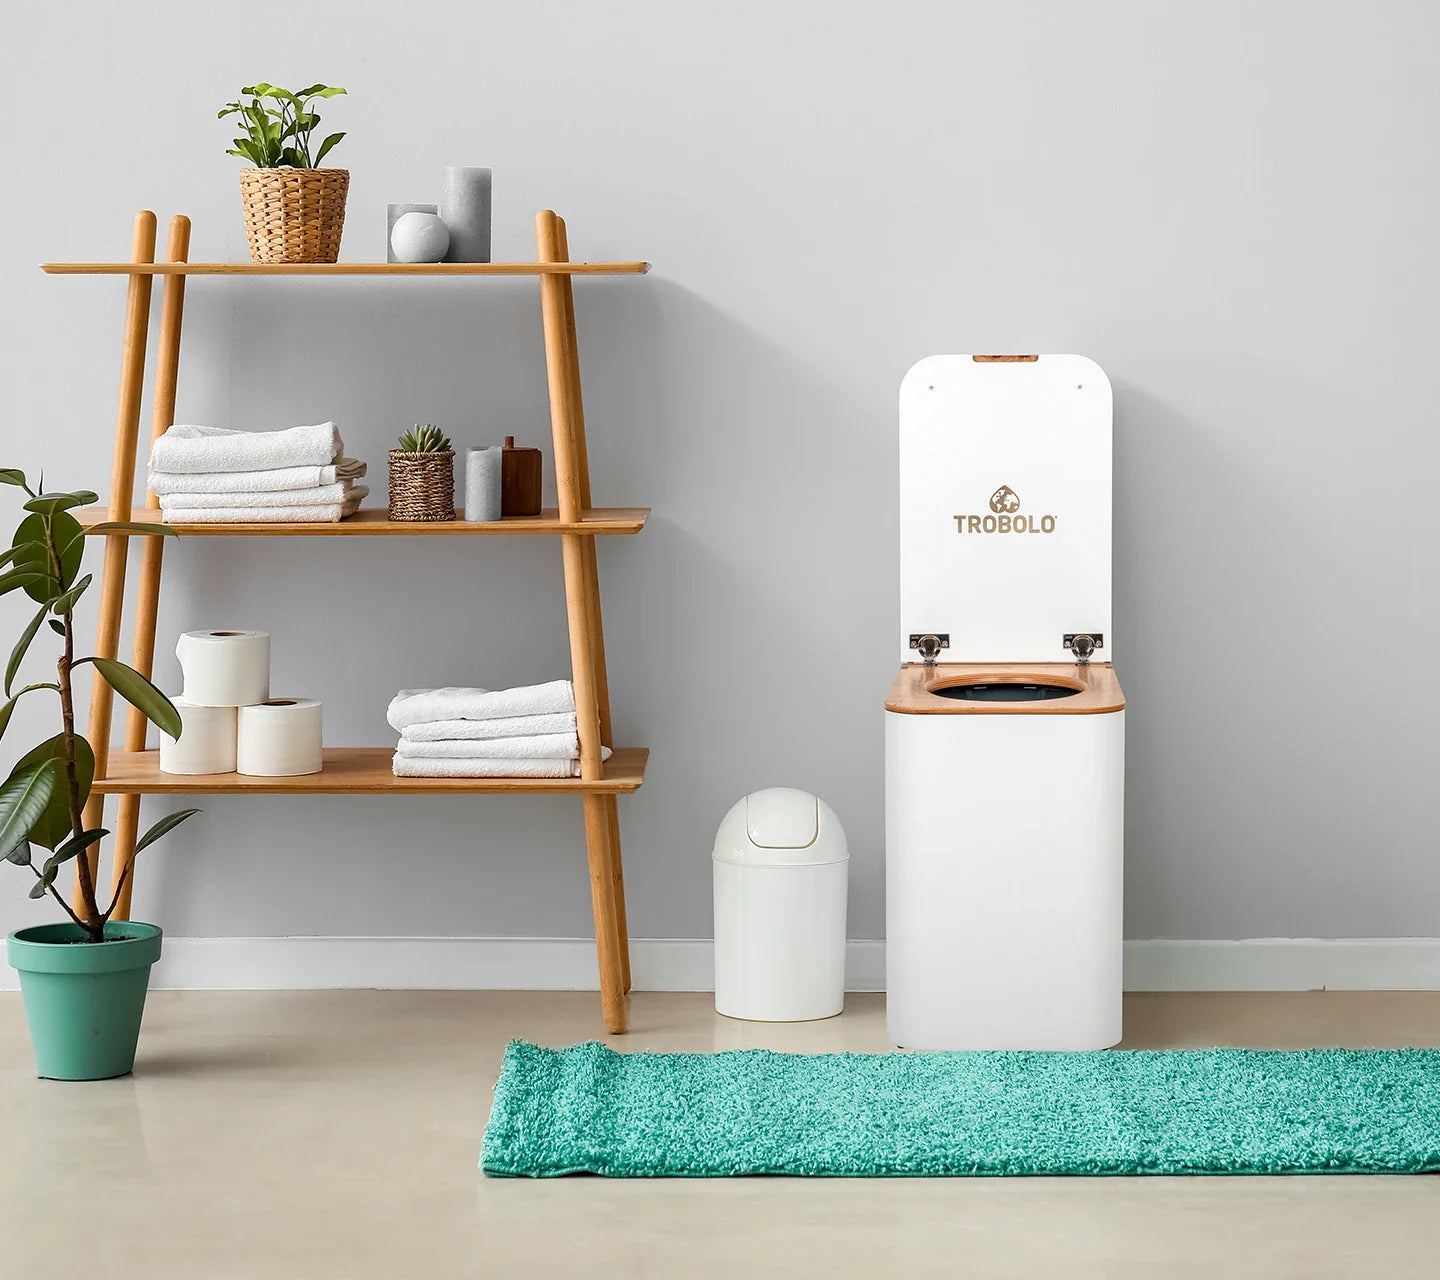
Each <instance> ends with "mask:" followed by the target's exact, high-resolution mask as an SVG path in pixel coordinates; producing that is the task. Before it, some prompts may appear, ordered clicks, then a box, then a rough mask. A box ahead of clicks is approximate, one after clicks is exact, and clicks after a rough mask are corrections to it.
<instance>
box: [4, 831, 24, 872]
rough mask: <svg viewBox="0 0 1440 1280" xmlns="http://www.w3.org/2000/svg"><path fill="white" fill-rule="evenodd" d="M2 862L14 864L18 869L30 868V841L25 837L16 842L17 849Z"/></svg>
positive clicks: (11, 851) (12, 850)
mask: <svg viewBox="0 0 1440 1280" xmlns="http://www.w3.org/2000/svg"><path fill="white" fill-rule="evenodd" d="M0 862H13V863H14V864H15V865H16V866H17V867H28V866H29V865H30V841H29V840H27V839H26V838H25V837H24V836H21V837H20V839H19V840H17V841H16V842H15V847H14V848H13V849H11V850H10V852H9V853H7V854H6V855H5V856H4V857H3V858H0Z"/></svg>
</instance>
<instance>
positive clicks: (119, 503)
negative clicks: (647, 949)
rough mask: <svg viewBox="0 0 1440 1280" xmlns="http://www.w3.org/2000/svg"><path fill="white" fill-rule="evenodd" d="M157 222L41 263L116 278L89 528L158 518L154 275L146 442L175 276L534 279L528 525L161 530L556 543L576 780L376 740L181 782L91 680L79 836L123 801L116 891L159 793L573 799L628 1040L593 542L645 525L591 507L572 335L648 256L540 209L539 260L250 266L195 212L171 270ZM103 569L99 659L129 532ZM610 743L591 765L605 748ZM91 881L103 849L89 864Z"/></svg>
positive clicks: (148, 624) (371, 513)
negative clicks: (117, 745) (98, 493)
mask: <svg viewBox="0 0 1440 1280" xmlns="http://www.w3.org/2000/svg"><path fill="white" fill-rule="evenodd" d="M155 231H156V222H155V215H154V214H153V213H150V212H142V213H139V214H137V215H136V218H135V228H134V238H133V241H132V246H131V254H130V261H128V262H47V263H43V264H42V265H41V269H42V270H43V271H45V272H47V273H49V274H50V275H92V276H125V277H127V278H128V293H127V297H126V306H125V336H124V347H123V354H122V357H121V366H120V404H119V412H118V414H117V418H116V425H115V458H114V466H113V470H112V473H111V479H110V505H109V506H108V507H106V508H100V507H95V508H90V509H88V510H85V511H77V512H75V513H74V514H75V515H76V516H77V517H78V518H79V519H80V522H81V523H82V524H83V525H86V526H87V527H88V526H90V525H94V524H98V523H101V522H102V521H109V520H126V521H131V520H138V521H151V520H157V521H158V520H159V518H160V513H159V500H158V499H157V498H156V496H155V495H154V494H153V493H148V492H147V494H146V498H145V506H144V509H143V510H140V511H133V512H132V503H133V495H134V487H135V466H136V454H137V449H138V447H139V428H140V410H141V398H142V394H143V390H144V378H145V345H146V340H147V337H148V333H149V328H150V294H151V286H152V285H153V283H154V280H155V277H156V276H159V277H161V278H162V279H163V281H164V285H163V291H162V300H161V306H160V329H159V347H158V351H157V354H156V366H155V394H154V407H153V413H152V416H151V438H152V439H153V438H154V437H155V436H158V435H160V434H162V433H163V432H164V431H165V430H166V429H167V428H168V427H170V426H171V425H172V424H173V423H174V421H175V388H176V382H177V380H178V376H179V365H180V330H181V319H182V315H183V312H184V306H185V282H186V280H187V279H188V278H189V277H190V276H320V277H325V276H405V277H410V276H419V277H422V278H427V277H436V276H439V277H450V276H466V277H469V276H536V277H538V278H539V281H540V312H541V318H542V321H543V325H544V333H545V367H546V377H547V381H548V384H549V393H550V425H551V431H552V436H553V444H554V450H555V474H556V487H557V490H558V498H559V505H558V507H556V508H552V509H549V510H546V511H542V512H541V513H540V515H538V516H531V517H524V518H518V519H517V518H512V519H507V520H498V521H494V522H491V523H486V524H461V523H440V524H430V523H418V522H417V523H404V522H395V521H391V520H390V519H389V517H388V514H387V512H386V511H384V510H383V509H381V510H377V509H365V510H362V511H360V512H358V513H357V514H356V515H354V516H352V517H351V518H349V519H347V520H343V521H341V522H340V523H338V524H263V525H255V524H185V523H183V522H176V521H171V522H169V523H170V525H171V527H172V528H174V529H176V530H177V531H178V532H179V534H180V535H181V536H182V537H267V538H273V537H347V536H362V537H364V536H370V537H375V536H386V535H405V536H411V537H414V536H436V535H477V534H479V535H485V534H530V535H537V534H541V535H554V536H556V537H558V538H559V539H560V546H561V552H562V558H563V564H564V575H565V606H566V613H567V616H568V619H569V627H570V666H571V677H572V679H573V681H574V685H575V710H576V719H577V722H578V724H577V727H578V730H579V737H580V776H579V777H578V778H397V777H396V776H395V775H394V773H393V772H392V770H391V756H392V755H393V754H394V753H393V752H392V751H391V750H390V749H389V748H384V747H338V748H336V747H332V748H329V749H327V750H326V751H325V756H324V761H325V763H324V768H323V769H322V770H321V771H320V772H319V773H316V774H309V775H305V776H302V777H291V778H258V777H246V776H243V775H240V774H235V773H228V774H214V775H208V776H205V775H201V776H195V775H181V774H168V773H161V772H160V769H159V763H158V753H157V752H155V751H152V750H147V749H146V735H147V731H148V724H147V722H146V720H145V717H144V716H143V715H141V714H140V713H139V712H138V711H136V710H135V709H134V708H131V709H130V711H129V714H128V716H127V718H126V722H125V736H124V745H123V749H122V750H120V751H117V752H112V751H111V750H110V727H111V711H112V707H113V699H112V693H111V690H110V686H109V685H108V684H106V683H105V681H104V680H103V679H101V678H99V677H98V675H97V677H96V679H95V682H94V685H93V688H92V692H91V702H90V732H89V738H90V742H91V744H92V746H93V747H94V751H95V781H94V786H93V789H92V792H91V796H90V800H89V802H88V803H87V805H86V809H85V825H86V828H87V829H89V828H93V827H98V826H100V825H102V823H103V819H104V810H105V797H106V796H107V795H118V796H119V797H120V800H119V813H118V815H117V819H116V824H115V851H114V854H113V858H112V864H113V865H112V867H111V879H112V883H113V882H115V881H117V880H118V877H119V871H120V869H121V868H123V867H124V866H125V865H126V863H127V862H128V861H129V860H130V858H131V857H132V856H133V853H134V849H135V838H136V831H137V827H138V823H139V818H140V797H141V796H144V795H156V794H215V795H246V794H248V795H334V794H367V795H391V794H394V795H430V794H436V793H439V794H444V795H474V794H483V793H507V794H529V795H534V794H551V795H554V794H569V795H577V796H579V797H580V798H581V802H582V807H583V811H584V820H585V847H586V852H587V855H588V859H589V865H590V890H591V899H592V904H593V907H594V914H595V947H596V952H597V954H598V957H599V964H600V1003H601V1010H602V1013H603V1014H604V1019H605V1027H606V1030H607V1031H610V1032H612V1033H619V1032H623V1031H624V1030H625V1029H626V1024H627V1021H628V1007H627V1000H626V993H627V992H628V991H629V990H630V942H629V933H628V929H627V925H626V921H625V884H624V879H623V876H622V872H621V862H620V816H619V808H618V806H617V803H616V800H617V797H618V796H620V795H622V794H627V793H629V792H632V791H635V790H637V789H638V788H639V787H640V784H641V783H642V782H644V780H645V766H646V762H647V759H648V757H649V751H648V749H647V748H645V747H614V743H613V742H612V740H611V732H610V690H609V682H608V679H607V677H606V671H605V640H604V633H603V628H602V624H601V616H600V583H599V576H598V573H597V570H596V558H595V539H596V537H597V536H600V535H611V534H634V533H638V532H639V531H640V530H641V528H643V527H644V524H645V521H646V518H647V517H648V516H649V514H650V513H649V510H648V509H647V508H643V507H617V508H608V507H593V506H591V505H590V468H589V458H588V454H587V451H586V444H585V412H584V409H583V407H582V401H581V395H580V360H579V354H578V351H577V347H576V340H575V305H574V296H573V292H572V288H571V282H572V279H573V278H574V277H575V276H590V275H643V274H644V273H645V272H646V271H648V270H649V264H648V263H645V262H571V261H570V253H569V246H568V243H567V239H566V234H565V221H564V219H562V218H559V217H557V216H556V215H555V214H554V213H553V212H551V211H550V210H545V211H543V212H541V213H539V214H537V215H536V218H535V235H536V244H537V249H538V252H537V254H536V258H537V261H535V262H480V263H423V264H410V263H384V262H382V263H360V262H337V263H324V264H313V265H312V264H285V265H280V264H269V263H251V262H190V261H189V256H190V219H189V218H187V217H184V216H183V215H177V216H176V217H174V218H172V219H171V220H170V232H169V244H168V246H167V253H166V257H167V261H165V262H156V261H155ZM103 536H104V538H105V560H104V568H103V571H102V575H101V590H100V621H99V628H98V636H97V638H96V642H95V652H96V653H97V654H98V655H100V656H101V657H109V658H114V657H116V656H117V652H116V651H117V648H118V646H119V639H120V626H121V618H122V613H123V610H124V597H125V570H126V560H127V557H128V552H129V540H130V535H128V534H125V533H106V534H104V535H103ZM164 541H165V540H164V539H162V538H147V537H143V536H141V544H142V545H141V547H140V565H139V575H138V584H137V591H136V604H135V626H134V649H133V655H132V657H131V665H132V666H133V667H134V668H135V669H136V670H137V671H140V672H142V673H143V674H144V675H146V676H147V677H148V676H149V675H150V674H151V672H152V669H153V665H154V657H155V618H156V610H157V607H158V604H159V595H160V568H161V563H162V558H163V555H164ZM602 746H605V747H611V748H613V753H612V755H611V757H610V759H609V760H608V761H606V762H602V760H601V747H602ZM81 856H82V857H84V856H88V857H89V858H90V866H91V873H92V875H93V874H94V873H95V871H96V869H97V867H96V864H97V861H98V852H97V850H96V848H94V847H92V848H91V849H90V850H89V852H88V855H86V854H82V855H81ZM133 884H134V876H133V875H132V876H131V878H130V880H129V882H128V883H126V884H125V885H124V887H123V889H122V893H121V898H120V905H119V907H118V908H117V910H116V916H117V918H119V919H129V915H130V891H131V886H132V885H133Z"/></svg>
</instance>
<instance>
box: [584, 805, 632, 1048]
mask: <svg viewBox="0 0 1440 1280" xmlns="http://www.w3.org/2000/svg"><path fill="white" fill-rule="evenodd" d="M607 801H608V802H613V797H610V796H597V795H588V796H586V797H585V800H584V804H585V849H586V853H587V856H588V860H589V863H590V901H591V905H592V907H593V908H594V915H595V956H596V959H597V960H598V961H599V963H600V1010H601V1013H603V1014H604V1017H605V1030H606V1031H608V1032H610V1034H611V1035H624V1034H625V1031H626V1028H627V1026H628V1023H629V1009H628V1008H627V1006H626V1000H625V993H626V991H627V989H628V988H627V986H626V982H625V975H624V973H623V971H622V965H621V959H620V957H621V953H622V949H623V947H624V940H623V937H622V934H621V925H620V920H621V918H622V916H623V914H624V911H623V908H622V907H621V906H620V905H619V903H620V900H621V898H622V897H623V895H624V892H625V886H624V885H623V884H622V883H621V880H620V868H619V863H618V861H617V859H616V858H615V857H614V856H613V855H614V854H616V853H618V849H617V848H616V847H615V846H614V845H612V844H611V825H610V816H609V809H610V805H609V804H608V803H607Z"/></svg>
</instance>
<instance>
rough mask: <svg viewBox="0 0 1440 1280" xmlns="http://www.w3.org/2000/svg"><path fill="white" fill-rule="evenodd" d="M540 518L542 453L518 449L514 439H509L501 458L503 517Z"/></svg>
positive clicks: (506, 440)
mask: <svg viewBox="0 0 1440 1280" xmlns="http://www.w3.org/2000/svg"><path fill="white" fill-rule="evenodd" d="M539 514H540V450H539V449H530V448H526V447H525V446H524V445H518V446H517V445H516V443H515V437H514V436H506V437H505V451H504V452H503V453H502V454H501V455H500V515H501V516H502V517H504V516H538V515H539Z"/></svg>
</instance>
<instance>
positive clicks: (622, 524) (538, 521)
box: [71, 507, 650, 538]
mask: <svg viewBox="0 0 1440 1280" xmlns="http://www.w3.org/2000/svg"><path fill="white" fill-rule="evenodd" d="M71 514H72V515H73V516H74V517H75V518H76V519H77V520H78V521H79V522H80V523H81V525H82V526H84V527H85V528H86V529H89V528H90V526H91V525H95V524H100V523H101V522H103V521H106V520H109V519H110V511H109V508H108V507H84V508H82V509H80V510H78V511H73V512H71ZM463 515H464V513H463V512H456V518H455V519H454V520H435V521H426V520H392V519H390V513H389V512H388V511H387V510H386V509H385V508H384V507H362V508H361V509H360V510H359V511H357V512H356V513H355V514H354V515H353V516H351V517H349V518H348V519H346V520H340V521H336V522H330V523H325V524H295V523H288V522H283V523H282V522H280V521H268V522H261V523H254V524H250V523H246V524H212V523H209V522H198V523H193V524H192V523H186V522H185V521H184V520H180V519H174V520H167V521H165V523H166V524H168V525H169V526H170V527H171V528H172V529H174V530H175V531H176V532H177V533H180V534H182V535H183V536H185V537H191V538H215V537H223V538H294V537H302V538H335V537H345V536H346V535H359V536H361V537H364V536H366V535H369V536H370V537H386V536H392V535H405V536H414V535H417V534H421V535H423V534H430V535H447V534H470V535H474V534H507V533H529V534H536V533H542V534H546V533H548V534H555V533H585V534H611V533H619V534H630V533H639V532H640V530H641V529H643V528H644V527H645V521H646V520H647V519H648V518H649V516H650V508H649V507H591V508H590V509H589V510H588V511H586V512H584V513H583V514H582V515H581V517H580V519H579V520H578V521H573V522H572V521H566V520H562V519H560V513H559V511H557V510H556V509H555V508H554V507H547V508H546V509H545V510H544V511H542V512H541V513H540V514H539V515H538V516H507V517H506V518H505V519H504V520H490V521H486V522H484V523H477V524H467V523H466V522H465V520H464V518H463ZM130 519H131V520H132V521H134V522H137V523H140V524H159V523H160V512H158V511H156V510H154V509H153V508H147V507H136V508H135V510H134V513H133V514H132V515H131V516H130Z"/></svg>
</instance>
